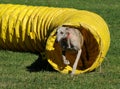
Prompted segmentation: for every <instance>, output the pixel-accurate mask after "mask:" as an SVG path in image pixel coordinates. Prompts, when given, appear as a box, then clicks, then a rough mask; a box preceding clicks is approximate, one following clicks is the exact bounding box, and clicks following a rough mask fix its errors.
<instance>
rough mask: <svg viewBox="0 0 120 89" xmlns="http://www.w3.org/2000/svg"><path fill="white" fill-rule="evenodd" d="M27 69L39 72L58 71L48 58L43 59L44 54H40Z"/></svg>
mask: <svg viewBox="0 0 120 89" xmlns="http://www.w3.org/2000/svg"><path fill="white" fill-rule="evenodd" d="M26 68H27V71H29V72H39V71H51V72H56V71H55V70H54V69H53V68H52V66H51V65H50V64H49V63H48V61H47V60H43V59H42V56H41V55H39V57H38V59H37V60H36V61H34V62H33V63H32V64H31V65H29V66H27V67H26Z"/></svg>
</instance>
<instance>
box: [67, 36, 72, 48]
mask: <svg viewBox="0 0 120 89" xmlns="http://www.w3.org/2000/svg"><path fill="white" fill-rule="evenodd" d="M67 44H68V48H69V49H70V48H71V45H70V39H69V38H68V39H67Z"/></svg>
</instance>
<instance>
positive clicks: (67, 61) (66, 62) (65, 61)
mask: <svg viewBox="0 0 120 89" xmlns="http://www.w3.org/2000/svg"><path fill="white" fill-rule="evenodd" d="M62 58H63V62H64V64H66V65H69V64H70V62H69V60H67V59H66V57H65V50H63V51H62Z"/></svg>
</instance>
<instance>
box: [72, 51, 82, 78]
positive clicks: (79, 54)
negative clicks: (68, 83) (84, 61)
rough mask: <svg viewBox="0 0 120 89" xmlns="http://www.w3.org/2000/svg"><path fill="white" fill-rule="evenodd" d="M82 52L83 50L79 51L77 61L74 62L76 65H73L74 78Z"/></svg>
mask: <svg viewBox="0 0 120 89" xmlns="http://www.w3.org/2000/svg"><path fill="white" fill-rule="evenodd" d="M81 52H82V50H81V49H80V50H79V51H78V53H77V57H76V60H75V62H74V64H73V69H72V73H71V76H73V75H74V73H75V70H76V68H77V65H78V61H79V59H80V56H81Z"/></svg>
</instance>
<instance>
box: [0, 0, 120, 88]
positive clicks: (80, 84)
mask: <svg viewBox="0 0 120 89" xmlns="http://www.w3.org/2000/svg"><path fill="white" fill-rule="evenodd" d="M0 3H13V4H26V5H37V6H54V7H70V8H76V9H84V10H89V11H92V12H95V13H97V14H99V15H101V16H102V17H103V18H104V19H105V21H106V22H107V24H108V26H109V29H110V34H111V45H110V49H109V52H108V54H107V56H106V58H105V60H104V61H103V63H102V71H101V72H99V70H100V69H99V68H98V69H97V70H96V71H94V72H91V73H84V74H80V75H78V76H75V77H73V78H71V76H70V75H67V74H66V75H65V74H60V73H59V72H56V71H52V68H49V69H48V68H47V69H46V64H45V65H44V64H39V62H40V60H39V59H40V58H38V55H37V54H33V53H25V52H12V51H7V50H0V89H119V87H120V56H119V54H120V51H119V50H120V0H0ZM42 66H44V68H40V67H42ZM47 67H49V65H47Z"/></svg>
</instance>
